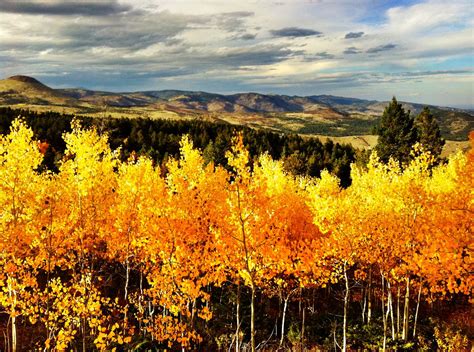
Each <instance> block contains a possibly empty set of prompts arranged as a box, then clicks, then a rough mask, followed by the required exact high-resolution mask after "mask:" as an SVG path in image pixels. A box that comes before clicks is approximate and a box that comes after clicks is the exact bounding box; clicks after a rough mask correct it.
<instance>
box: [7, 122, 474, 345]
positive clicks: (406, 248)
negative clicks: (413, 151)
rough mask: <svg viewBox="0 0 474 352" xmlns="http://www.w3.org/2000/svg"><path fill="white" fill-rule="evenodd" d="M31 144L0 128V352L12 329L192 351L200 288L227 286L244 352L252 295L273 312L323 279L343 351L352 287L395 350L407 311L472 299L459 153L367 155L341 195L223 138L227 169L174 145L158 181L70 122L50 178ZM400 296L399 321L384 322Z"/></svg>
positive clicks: (143, 163) (205, 294) (207, 302)
mask: <svg viewBox="0 0 474 352" xmlns="http://www.w3.org/2000/svg"><path fill="white" fill-rule="evenodd" d="M32 138H33V135H32V132H31V130H29V129H28V128H27V127H26V126H25V125H24V124H23V123H22V122H21V121H20V120H16V121H15V122H14V123H13V125H12V128H11V132H10V134H9V135H7V136H3V137H1V139H0V179H1V184H0V205H1V209H2V213H1V216H0V265H1V266H2V270H1V274H0V288H1V291H0V304H1V306H2V308H3V310H4V311H5V312H6V313H7V314H8V331H5V336H8V338H7V339H6V340H5V341H6V342H5V344H6V346H5V349H8V350H12V351H16V350H21V346H26V345H25V344H26V343H27V342H26V341H21V338H22V335H21V334H19V333H18V321H19V320H21V322H22V324H21V325H22V328H23V329H24V328H25V326H27V328H31V329H36V330H37V331H40V332H41V333H40V334H38V335H37V336H36V337H35V340H34V341H33V342H31V341H28V342H29V343H32V344H33V346H41V347H42V348H46V349H47V350H49V349H51V350H64V349H69V348H72V346H75V347H76V348H81V349H82V350H90V348H93V347H92V346H95V348H97V349H100V350H111V349H113V348H117V347H119V346H123V345H126V346H128V347H130V346H131V345H132V344H134V343H137V342H139V341H145V340H152V341H158V342H159V343H161V344H162V345H163V346H168V347H179V346H181V347H183V348H192V347H193V346H196V344H198V343H199V342H200V341H202V339H203V336H200V334H199V333H198V330H199V329H198V326H202V324H203V323H204V322H206V321H209V320H210V319H219V317H218V316H216V315H215V314H214V313H213V301H212V289H213V288H216V287H220V286H222V285H228V284H229V283H231V284H233V285H234V286H231V287H237V288H240V287H241V286H246V287H248V289H249V290H250V293H251V297H250V304H251V307H250V308H251V309H250V312H251V314H250V321H249V322H246V323H245V324H246V325H245V326H249V329H248V330H249V332H250V334H248V335H247V337H245V335H244V334H242V332H241V330H244V329H243V326H241V324H242V321H241V320H239V319H241V315H240V314H241V313H240V311H239V309H241V307H240V301H239V300H238V298H236V301H235V302H234V304H235V305H236V311H235V312H236V321H235V324H234V326H233V331H234V333H235V336H234V339H233V342H232V343H233V344H234V346H235V345H237V346H240V345H242V343H250V346H251V347H252V349H255V348H256V345H257V344H258V342H259V341H257V330H258V326H256V319H255V314H256V313H255V304H256V302H255V297H256V295H257V294H260V295H263V296H264V297H272V296H275V295H279V296H281V297H283V298H284V301H285V310H286V306H287V304H286V303H288V300H289V299H290V298H291V297H292V296H293V295H294V293H295V292H296V291H298V290H299V291H301V290H306V289H310V288H319V287H322V286H325V285H331V284H334V283H336V282H338V281H341V282H343V283H345V285H344V287H346V289H345V295H344V298H345V300H344V312H345V314H344V324H343V337H344V338H343V341H342V342H341V345H342V347H343V348H347V347H348V344H349V342H348V341H347V338H346V334H345V332H346V330H347V324H348V321H347V314H349V313H348V312H349V309H348V305H349V304H350V300H351V292H350V286H351V285H349V282H350V281H353V280H355V278H356V276H357V280H359V281H361V282H362V283H363V288H364V289H363V295H362V296H361V297H359V299H360V300H361V301H362V300H365V301H368V302H367V304H366V306H367V307H369V308H367V309H365V308H364V309H365V311H364V313H363V317H364V319H363V320H364V321H365V323H370V316H374V315H375V314H380V312H379V311H377V312H373V311H370V312H369V310H371V309H374V308H371V307H374V306H375V302H377V304H378V307H379V309H382V315H383V316H384V336H383V338H384V346H385V341H386V340H387V338H388V337H390V338H391V339H392V340H394V339H402V338H405V339H407V338H408V337H409V331H408V329H410V331H411V332H412V333H411V334H412V335H414V334H416V330H415V329H416V327H415V326H412V327H409V326H408V324H409V321H408V316H409V314H410V312H412V314H414V313H415V308H412V306H415V305H411V304H410V303H409V302H410V300H413V299H415V301H416V302H417V303H419V301H420V300H434V299H438V298H445V297H448V296H449V295H450V294H458V293H461V294H465V295H472V291H471V290H472V287H473V282H472V276H471V275H470V272H471V271H472V253H471V252H472V245H473V243H472V228H473V224H472V218H473V217H472V212H473V211H474V210H473V207H474V204H473V195H472V189H474V187H473V186H474V185H473V179H472V174H473V173H474V172H473V171H474V170H473V164H474V163H473V161H474V160H473V159H474V157H473V153H472V152H471V153H470V154H468V155H462V154H457V155H455V156H454V157H452V158H451V159H450V161H449V162H448V163H447V164H445V165H441V166H437V167H432V165H431V159H430V156H429V154H426V153H423V152H422V150H418V151H417V153H418V155H417V157H416V158H415V159H414V160H413V162H411V163H410V165H407V166H406V168H405V169H404V170H401V169H400V166H399V165H398V164H397V163H389V164H388V165H387V164H383V163H380V162H379V161H378V160H377V158H376V156H373V157H372V158H371V161H370V163H369V164H368V165H367V168H366V169H357V168H354V169H353V170H352V180H353V183H352V185H351V186H350V187H349V188H347V189H341V188H340V187H339V184H338V180H337V178H335V177H334V176H332V175H330V174H328V173H326V172H323V173H322V175H321V178H320V179H310V178H295V177H293V176H291V175H288V174H287V173H286V172H285V171H284V170H283V167H282V164H281V163H280V162H277V161H273V160H272V159H271V158H270V157H269V156H267V155H262V156H261V157H260V158H259V159H258V161H255V162H254V163H253V166H252V167H250V164H251V162H250V160H249V155H248V152H247V150H246V149H245V147H244V146H243V143H242V138H240V137H239V136H237V137H236V138H235V141H234V146H233V147H232V149H231V150H230V151H229V152H228V153H227V158H228V160H229V166H230V169H229V170H227V169H224V168H222V167H214V166H213V165H212V164H208V165H206V164H205V163H204V159H203V157H202V155H201V153H200V151H198V150H196V149H194V148H193V145H192V142H191V141H189V140H188V139H187V138H186V137H184V138H183V139H182V141H181V157H180V158H179V159H177V160H171V161H170V162H169V163H168V165H167V173H166V174H165V175H163V174H162V170H160V169H159V168H155V167H154V165H153V162H152V161H151V160H150V159H148V158H146V157H138V158H132V159H130V160H129V161H127V162H122V161H120V159H119V157H118V156H119V153H118V152H117V151H111V150H110V148H109V147H108V143H107V138H106V136H101V135H99V134H98V133H97V132H96V131H95V130H84V129H82V128H81V127H80V126H79V125H77V124H75V125H74V126H73V131H72V132H71V133H69V134H66V135H65V136H64V139H65V142H66V144H67V151H66V154H65V155H66V157H65V159H64V161H63V162H62V163H61V165H60V167H59V172H58V173H57V174H53V173H49V172H43V173H39V172H37V170H38V167H39V165H40V163H41V160H42V154H41V153H40V151H39V150H38V147H37V143H36V142H35V141H33V139H32ZM239 292H240V291H239ZM401 294H403V295H404V297H402V298H403V299H405V302H406V304H405V307H406V309H407V310H408V311H407V312H396V310H395V298H400V295H401ZM236 297H239V296H238V295H237V296H236ZM415 307H416V306H415ZM285 313H286V311H283V315H282V316H283V319H282V320H281V322H280V323H281V337H282V339H281V341H282V342H283V337H284V334H285ZM404 313H405V314H404ZM397 314H398V315H397ZM416 314H418V309H416ZM397 319H398V320H401V321H402V324H400V323H399V322H398V323H397ZM28 324H29V325H28ZM414 324H416V321H415V322H413V319H412V325H414ZM245 330H246V329H245ZM387 335H389V336H388V337H387Z"/></svg>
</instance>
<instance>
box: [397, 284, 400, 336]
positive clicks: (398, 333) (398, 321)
mask: <svg viewBox="0 0 474 352" xmlns="http://www.w3.org/2000/svg"><path fill="white" fill-rule="evenodd" d="M397 286H398V287H397V339H398V338H399V337H400V285H399V284H398V285H397Z"/></svg>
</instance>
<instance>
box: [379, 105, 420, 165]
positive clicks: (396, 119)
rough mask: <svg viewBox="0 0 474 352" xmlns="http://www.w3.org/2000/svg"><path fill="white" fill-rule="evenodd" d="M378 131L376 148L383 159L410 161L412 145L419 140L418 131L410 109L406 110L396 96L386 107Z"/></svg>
mask: <svg viewBox="0 0 474 352" xmlns="http://www.w3.org/2000/svg"><path fill="white" fill-rule="evenodd" d="M376 132H377V134H378V135H379V139H378V143H377V145H376V147H375V150H376V151H377V154H378V156H379V157H380V159H381V160H383V161H385V162H386V161H388V159H390V158H393V159H395V160H397V161H399V162H407V161H408V159H409V157H410V151H411V149H412V146H413V145H414V144H415V143H416V142H417V131H416V129H415V128H414V119H413V118H412V117H410V111H407V112H406V111H405V109H403V107H402V104H400V103H398V101H397V99H396V98H395V97H393V98H392V102H391V103H390V104H389V105H388V106H387V107H386V108H385V110H384V112H383V115H382V119H381V120H380V124H379V126H378V127H377V129H376Z"/></svg>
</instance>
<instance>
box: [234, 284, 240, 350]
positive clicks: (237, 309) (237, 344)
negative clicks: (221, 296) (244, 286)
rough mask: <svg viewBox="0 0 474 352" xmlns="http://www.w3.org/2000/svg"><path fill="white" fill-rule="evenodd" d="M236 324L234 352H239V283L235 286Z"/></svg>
mask: <svg viewBox="0 0 474 352" xmlns="http://www.w3.org/2000/svg"><path fill="white" fill-rule="evenodd" d="M235 310H236V314H235V315H236V324H237V328H236V329H235V352H239V350H240V337H239V332H240V282H239V283H238V285H237V302H236V307H235Z"/></svg>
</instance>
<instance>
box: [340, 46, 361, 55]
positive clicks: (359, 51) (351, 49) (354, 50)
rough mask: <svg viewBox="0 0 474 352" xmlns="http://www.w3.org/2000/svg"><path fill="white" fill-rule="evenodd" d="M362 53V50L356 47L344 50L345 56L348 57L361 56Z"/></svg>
mask: <svg viewBox="0 0 474 352" xmlns="http://www.w3.org/2000/svg"><path fill="white" fill-rule="evenodd" d="M360 53H361V50H360V49H358V48H356V47H355V46H351V47H349V48H346V50H344V54H348V55H353V54H360Z"/></svg>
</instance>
